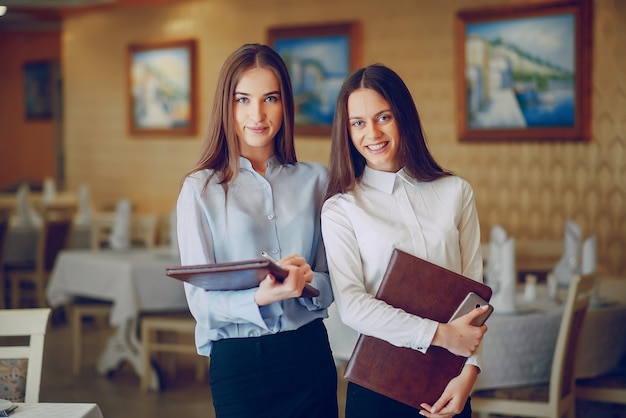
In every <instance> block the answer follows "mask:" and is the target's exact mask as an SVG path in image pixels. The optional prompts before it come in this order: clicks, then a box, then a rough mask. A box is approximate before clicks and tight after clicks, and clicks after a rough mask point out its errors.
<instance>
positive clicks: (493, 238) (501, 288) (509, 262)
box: [485, 225, 517, 312]
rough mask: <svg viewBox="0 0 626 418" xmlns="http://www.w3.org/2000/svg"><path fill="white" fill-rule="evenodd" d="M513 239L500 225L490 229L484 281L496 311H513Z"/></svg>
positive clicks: (514, 272)
mask: <svg viewBox="0 0 626 418" xmlns="http://www.w3.org/2000/svg"><path fill="white" fill-rule="evenodd" d="M516 274H517V273H516V270H515V239H514V238H507V233H506V230H505V229H504V228H502V227H501V226H500V225H495V226H494V227H493V228H492V229H491V235H490V238H489V255H488V256H487V265H486V266H485V281H486V283H487V285H489V286H490V287H491V289H492V290H493V295H492V297H491V301H490V303H491V304H492V305H493V307H494V309H495V310H497V311H498V312H513V311H515V310H516V304H515V282H516Z"/></svg>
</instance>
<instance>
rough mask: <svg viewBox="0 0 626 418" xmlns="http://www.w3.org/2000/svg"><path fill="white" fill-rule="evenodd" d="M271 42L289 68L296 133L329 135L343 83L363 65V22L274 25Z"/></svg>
mask: <svg viewBox="0 0 626 418" xmlns="http://www.w3.org/2000/svg"><path fill="white" fill-rule="evenodd" d="M268 45H270V46H271V47H272V48H274V49H275V50H276V51H277V52H278V53H279V54H280V55H281V56H282V57H283V59H284V60H285V63H286V64H287V68H288V70H289V74H290V77H291V83H292V86H293V90H294V102H295V106H296V109H295V117H296V126H295V133H296V134H299V135H317V136H329V137H330V131H331V126H332V119H333V116H334V113H335V111H334V110H335V105H336V101H337V94H338V93H339V89H340V87H341V84H342V83H343V81H344V80H345V79H346V77H347V76H348V75H349V74H350V73H351V72H352V71H354V70H356V69H357V68H359V67H360V66H361V61H362V42H361V24H360V23H359V22H356V21H355V22H339V23H330V24H322V25H298V26H279V27H272V28H270V29H269V30H268Z"/></svg>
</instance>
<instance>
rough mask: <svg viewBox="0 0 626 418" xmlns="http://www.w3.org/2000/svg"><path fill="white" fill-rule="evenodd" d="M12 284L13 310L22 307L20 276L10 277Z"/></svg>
mask: <svg viewBox="0 0 626 418" xmlns="http://www.w3.org/2000/svg"><path fill="white" fill-rule="evenodd" d="M9 283H11V308H13V309H15V308H19V307H20V278H19V277H18V276H9Z"/></svg>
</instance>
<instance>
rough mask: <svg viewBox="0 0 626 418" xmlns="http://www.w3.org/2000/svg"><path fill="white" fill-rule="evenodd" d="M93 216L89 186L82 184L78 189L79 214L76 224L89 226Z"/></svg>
mask: <svg viewBox="0 0 626 418" xmlns="http://www.w3.org/2000/svg"><path fill="white" fill-rule="evenodd" d="M92 215H93V210H92V207H91V197H90V192H89V185H87V184H81V185H80V187H79V188H78V214H77V215H76V224H78V225H89V224H90V223H91V219H92Z"/></svg>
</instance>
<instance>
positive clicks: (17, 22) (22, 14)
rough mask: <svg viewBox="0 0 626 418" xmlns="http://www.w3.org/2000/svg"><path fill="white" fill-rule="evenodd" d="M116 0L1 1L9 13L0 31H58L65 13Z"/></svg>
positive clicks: (0, 22) (0, 23)
mask: <svg viewBox="0 0 626 418" xmlns="http://www.w3.org/2000/svg"><path fill="white" fill-rule="evenodd" d="M115 2H116V0H0V5H4V6H7V13H6V14H5V15H4V16H2V17H0V31H9V30H24V31H42V30H58V29H60V27H61V19H62V16H63V12H64V11H68V10H72V9H79V8H82V7H90V6H97V5H102V4H111V3H115Z"/></svg>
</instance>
